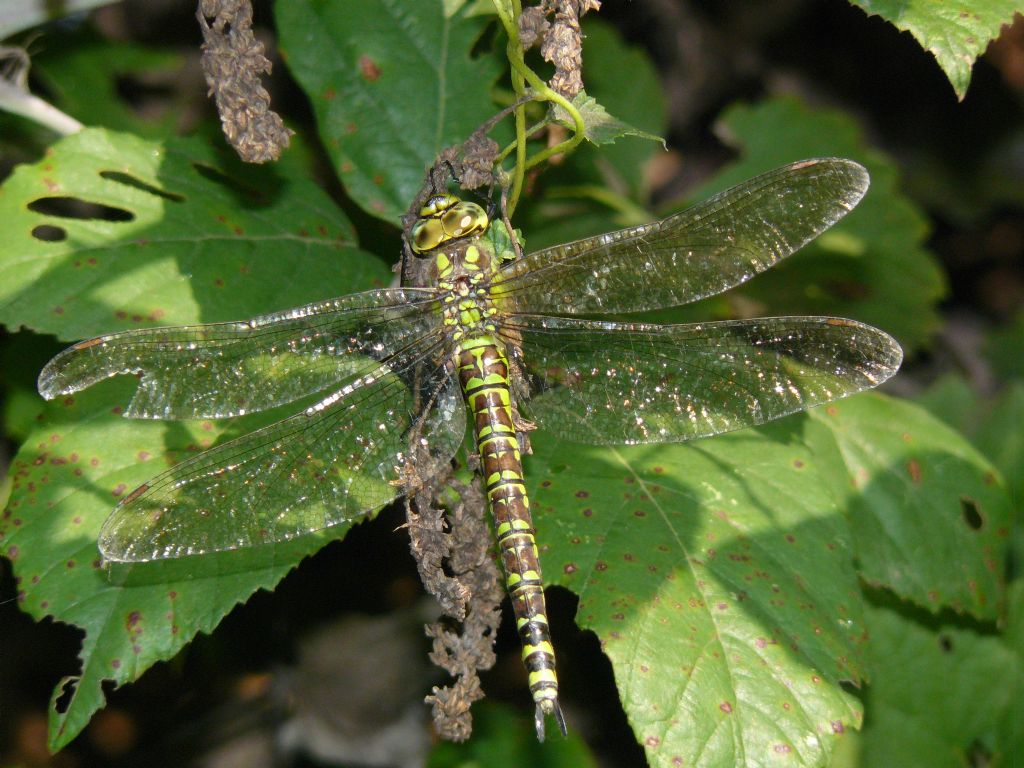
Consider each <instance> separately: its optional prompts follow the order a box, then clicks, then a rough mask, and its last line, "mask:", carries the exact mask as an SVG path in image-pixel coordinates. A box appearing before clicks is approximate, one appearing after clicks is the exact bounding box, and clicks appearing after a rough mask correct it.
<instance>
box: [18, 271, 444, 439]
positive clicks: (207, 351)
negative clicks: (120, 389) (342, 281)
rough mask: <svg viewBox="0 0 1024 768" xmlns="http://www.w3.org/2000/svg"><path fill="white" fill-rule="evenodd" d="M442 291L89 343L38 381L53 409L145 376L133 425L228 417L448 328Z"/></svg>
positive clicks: (382, 294) (62, 357)
mask: <svg viewBox="0 0 1024 768" xmlns="http://www.w3.org/2000/svg"><path fill="white" fill-rule="evenodd" d="M435 307H436V305H435V303H434V292H432V291H429V290H380V291H368V292H366V293H357V294H353V295H351V296H344V297H342V298H339V299H332V300H330V301H323V302H318V303H316V304H309V305H307V306H304V307H298V308H296V309H290V310H286V311H284V312H275V313H273V314H269V315H261V316H260V317H255V318H253V319H251V320H247V321H242V322H235V323H212V324H209V325H194V326H179V327H173V328H146V329H142V330H135V331H125V332H123V333H113V334H110V335H108V336H100V337H98V338H95V339H90V340H88V341H83V342H80V343H78V344H75V345H74V346H73V347H70V348H69V349H66V350H64V351H63V352H61V353H60V354H59V355H57V356H56V357H55V358H53V360H51V361H50V362H49V363H47V364H46V367H45V368H43V370H42V373H40V374H39V384H38V386H39V392H40V394H42V395H43V397H45V398H46V399H48V400H50V399H52V398H54V397H57V396H58V395H66V394H70V393H72V392H77V391H78V390H81V389H84V388H85V387H88V386H91V385H92V384H95V383H96V382H98V381H101V380H103V379H106V378H109V377H111V376H116V375H117V374H128V373H134V374H141V379H140V381H139V387H138V389H137V390H136V393H135V396H134V397H133V398H132V401H131V403H130V404H129V406H128V408H127V409H126V411H125V415H126V416H131V417H134V418H150V419H198V418H214V419H219V418H225V417H228V416H237V415H240V414H243V413H252V412H254V411H262V410H265V409H267V408H272V407H274V406H277V405H281V404H283V403H289V402H292V401H294V400H297V399H299V398H302V397H305V396H307V395H311V394H315V393H317V392H323V391H326V390H328V389H332V388H336V387H337V386H339V384H340V383H341V382H343V381H344V380H346V379H347V378H350V377H351V376H353V374H354V372H355V371H356V370H359V369H360V368H361V367H363V366H364V364H365V360H366V358H370V359H373V360H382V359H383V358H384V357H385V356H386V355H387V354H389V353H390V352H392V351H393V350H395V349H398V348H400V347H402V346H403V345H405V344H407V343H409V342H410V340H412V339H415V338H418V337H422V336H424V335H426V334H428V333H429V332H431V331H432V330H434V329H436V328H437V327H438V326H439V325H440V319H441V318H440V314H439V312H438V311H435Z"/></svg>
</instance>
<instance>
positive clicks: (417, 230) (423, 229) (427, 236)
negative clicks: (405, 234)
mask: <svg viewBox="0 0 1024 768" xmlns="http://www.w3.org/2000/svg"><path fill="white" fill-rule="evenodd" d="M448 239H449V236H448V235H447V234H445V231H444V226H443V225H442V223H441V221H440V219H420V220H419V221H417V222H416V223H415V224H413V227H412V250H413V253H426V252H427V251H432V250H433V249H434V248H437V246H439V245H440V244H441V243H443V242H444V241H445V240H448Z"/></svg>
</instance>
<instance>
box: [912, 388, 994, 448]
mask: <svg viewBox="0 0 1024 768" xmlns="http://www.w3.org/2000/svg"><path fill="white" fill-rule="evenodd" d="M914 400H915V402H917V404H918V405H920V406H921V407H922V408H926V409H927V410H928V411H929V412H930V413H931V414H932V415H933V416H936V417H937V418H939V419H942V421H944V422H946V424H948V425H949V426H951V427H952V428H953V429H955V430H957V431H959V432H962V433H963V434H965V435H967V436H968V437H969V436H970V434H971V432H972V431H973V430H975V429H977V426H978V418H979V415H980V413H981V398H980V397H978V393H977V392H975V391H974V390H973V389H972V388H971V385H970V383H969V382H968V381H967V379H966V378H965V377H964V376H963V375H961V374H960V373H948V374H945V375H944V376H942V377H941V378H940V379H938V380H937V381H935V382H933V383H932V384H931V385H929V387H928V388H927V389H926V390H924V391H923V392H922V393H921V394H920V395H918V396H917V397H916V398H914Z"/></svg>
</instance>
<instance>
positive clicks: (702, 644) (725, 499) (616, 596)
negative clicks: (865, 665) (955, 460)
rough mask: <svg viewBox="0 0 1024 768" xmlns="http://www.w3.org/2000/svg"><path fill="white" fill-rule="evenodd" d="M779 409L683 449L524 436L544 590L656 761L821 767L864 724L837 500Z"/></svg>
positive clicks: (846, 538) (852, 583)
mask: <svg viewBox="0 0 1024 768" xmlns="http://www.w3.org/2000/svg"><path fill="white" fill-rule="evenodd" d="M805 424H806V420H805V419H788V420H786V421H784V422H780V423H778V424H775V425H772V426H770V427H767V428H763V429H758V430H745V431H743V432H737V433H734V434H731V435H725V436H721V437H716V438H713V439H708V440H699V441H695V442H693V443H690V444H687V445H653V446H643V447H631V448H594V447H583V446H577V445H572V446H569V445H567V444H558V443H555V442H553V441H550V440H546V439H544V435H543V432H540V431H539V432H537V433H534V434H533V435H532V441H533V445H534V450H535V453H534V455H533V457H531V458H530V459H528V466H527V474H526V476H527V479H528V483H529V484H530V489H531V490H530V492H531V499H532V502H531V508H532V509H533V511H534V514H535V520H536V524H537V531H538V541H539V542H540V546H541V550H542V559H543V563H544V567H545V569H546V570H545V573H546V581H547V582H548V583H552V582H554V583H558V584H562V585H564V586H566V587H568V588H569V589H571V590H573V591H574V592H576V593H577V594H579V595H580V604H579V609H578V613H577V622H578V623H579V624H580V626H582V627H585V628H589V629H592V630H593V631H594V632H596V633H597V635H598V637H599V638H600V640H601V643H602V646H603V648H604V651H605V653H607V654H608V656H609V658H610V659H611V662H612V665H613V667H614V670H615V678H616V682H617V685H618V688H619V691H620V694H621V697H622V703H623V706H624V707H625V710H626V714H627V716H628V718H629V721H630V723H631V725H632V727H633V730H634V732H635V733H636V736H637V739H638V740H639V742H640V744H641V745H642V746H643V747H644V749H645V750H646V752H647V757H648V760H649V761H650V762H651V765H655V766H666V767H667V766H674V765H694V764H701V765H722V766H725V765H729V766H732V765H761V764H768V763H773V762H776V761H779V760H785V762H786V763H787V764H790V765H801V766H810V765H827V763H828V758H829V755H830V753H831V752H832V750H833V749H834V748H835V745H836V743H837V741H839V740H841V739H842V737H843V734H844V733H845V732H846V731H848V730H849V729H850V728H856V727H859V724H860V718H861V714H860V708H859V705H858V702H857V701H856V699H854V698H853V697H852V696H850V695H848V694H847V693H845V692H844V691H843V689H842V688H841V686H840V685H839V683H840V681H842V680H853V681H857V680H859V679H860V678H861V677H862V667H861V661H860V654H861V651H862V644H863V642H864V638H865V634H864V628H863V625H862V623H861V615H860V614H861V596H860V590H859V587H858V583H857V578H856V574H855V572H854V569H853V565H852V551H851V541H850V534H849V531H848V528H847V523H846V521H845V519H844V517H843V514H842V510H841V509H839V508H837V507H836V506H835V502H834V500H833V497H832V495H830V493H829V490H828V488H827V487H826V486H825V484H824V483H823V482H822V478H821V475H820V474H819V471H820V469H819V466H818V465H819V462H818V459H817V458H816V457H815V455H814V454H813V453H812V452H811V451H810V450H809V449H808V447H807V446H806V445H805V444H804V443H803V442H802V439H801V436H800V428H801V426H803V425H805Z"/></svg>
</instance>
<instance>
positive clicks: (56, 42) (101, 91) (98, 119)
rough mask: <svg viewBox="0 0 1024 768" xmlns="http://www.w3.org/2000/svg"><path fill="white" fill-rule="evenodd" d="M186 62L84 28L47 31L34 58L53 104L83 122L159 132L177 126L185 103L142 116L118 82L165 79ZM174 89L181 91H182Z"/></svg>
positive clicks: (166, 132) (36, 72) (35, 71)
mask: <svg viewBox="0 0 1024 768" xmlns="http://www.w3.org/2000/svg"><path fill="white" fill-rule="evenodd" d="M183 66H184V61H183V58H182V56H181V55H180V54H177V53H173V52H171V51H166V50H160V49H157V48H153V47H151V46H142V45H135V44H132V43H128V42H122V41H113V40H104V39H102V38H100V37H99V36H97V35H95V34H93V33H92V31H91V30H89V29H88V28H86V29H84V30H81V31H80V32H78V33H77V34H74V35H72V34H65V35H50V36H48V38H47V47H46V50H44V51H43V52H42V53H41V54H40V55H39V56H38V57H35V58H33V61H32V73H33V75H34V76H35V77H36V78H38V79H39V80H40V81H41V82H42V83H43V84H44V85H45V92H46V93H47V94H50V95H51V96H50V100H51V101H52V103H53V104H54V106H56V107H58V108H59V109H61V110H62V111H64V112H66V113H68V114H69V115H71V116H72V117H74V118H76V119H77V120H79V121H81V122H82V123H84V124H85V125H88V126H95V127H99V126H102V127H104V128H111V129H113V130H116V131H131V132H133V133H136V134H139V135H142V136H149V137H159V136H165V135H170V134H171V133H172V132H173V131H174V128H175V125H176V123H177V122H178V120H179V119H180V112H181V109H182V108H183V107H184V106H185V105H184V104H174V103H173V102H172V103H169V104H166V105H165V109H164V110H163V112H162V113H161V114H160V115H159V116H155V115H152V114H147V115H146V116H143V114H142V113H141V112H140V111H139V110H136V109H133V108H132V107H131V106H130V105H129V104H128V103H127V102H126V100H125V99H124V98H123V97H122V96H121V94H120V93H119V88H120V87H122V86H123V82H124V81H125V80H128V81H129V82H131V81H135V82H142V83H145V82H148V81H153V80H154V79H159V78H162V79H164V80H165V81H166V80H168V79H170V78H171V77H172V76H173V72H172V70H180V69H181V68H182V67H183ZM143 93H145V92H144V91H143ZM171 93H172V95H178V97H179V98H181V97H183V94H181V93H180V92H175V91H172V92H171ZM175 107H177V109H176V108H175ZM149 111H150V112H151V111H152V110H149Z"/></svg>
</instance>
